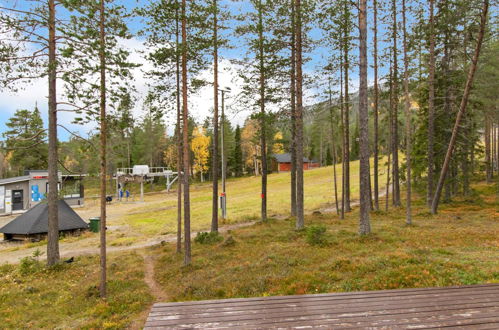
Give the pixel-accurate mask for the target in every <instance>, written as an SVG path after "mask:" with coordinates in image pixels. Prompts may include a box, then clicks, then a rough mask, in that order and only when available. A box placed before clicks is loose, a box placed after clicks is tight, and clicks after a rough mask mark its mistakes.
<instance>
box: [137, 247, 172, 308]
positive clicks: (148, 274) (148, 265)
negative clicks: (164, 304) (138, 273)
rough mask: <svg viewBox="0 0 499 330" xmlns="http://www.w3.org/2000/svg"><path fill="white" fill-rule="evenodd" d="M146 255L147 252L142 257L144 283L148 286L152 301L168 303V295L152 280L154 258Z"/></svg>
mask: <svg viewBox="0 0 499 330" xmlns="http://www.w3.org/2000/svg"><path fill="white" fill-rule="evenodd" d="M146 253H147V251H146V252H144V254H143V255H142V256H143V257H144V281H145V282H146V284H147V285H148V286H149V289H150V290H151V294H152V296H153V297H154V301H168V295H167V294H166V293H165V292H164V291H163V289H162V288H161V286H160V285H159V284H158V282H156V279H155V278H154V257H153V256H151V255H147V254H146Z"/></svg>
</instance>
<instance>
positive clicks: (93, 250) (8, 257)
mask: <svg viewBox="0 0 499 330" xmlns="http://www.w3.org/2000/svg"><path fill="white" fill-rule="evenodd" d="M385 195H386V192H385V190H383V192H381V193H380V194H379V197H380V198H381V197H384V196H385ZM350 205H351V206H352V207H354V206H358V205H359V202H358V200H352V202H351V203H350ZM133 208H137V204H129V205H127V206H126V208H125V209H124V210H123V209H122V210H120V211H118V212H116V211H115V210H113V211H115V212H113V214H112V215H111V217H113V218H116V217H119V216H120V215H122V214H125V213H126V212H130V210H131V209H133ZM85 211H87V210H85ZM316 211H319V212H321V213H336V208H335V207H326V208H321V209H318V210H316ZM316 211H307V212H306V214H307V215H310V214H312V213H313V212H316ZM87 212H88V211H87ZM288 217H289V215H284V214H278V215H275V216H274V218H277V219H281V220H282V219H286V218H288ZM254 223H255V221H252V222H242V223H237V224H233V225H226V226H222V227H221V228H220V232H221V233H224V232H227V231H229V230H233V229H237V228H241V227H247V226H251V225H253V224H254ZM197 233H198V232H193V233H192V237H195V236H196V235H197ZM176 240H177V237H176V235H175V234H169V235H162V236H155V237H151V238H149V239H146V240H144V241H142V242H141V243H137V244H132V245H128V246H108V247H107V251H108V253H116V252H124V251H130V250H137V249H144V248H147V247H150V246H154V245H158V244H161V243H162V242H165V243H173V242H176ZM81 244H82V243H79V242H67V243H64V242H63V243H61V244H60V245H59V248H60V251H61V259H65V258H70V257H76V256H81V255H92V254H99V247H98V246H99V241H98V239H97V238H95V239H93V240H92V241H86V242H85V244H87V246H81ZM88 244H91V246H88ZM36 250H40V251H42V252H45V250H46V246H45V245H41V246H38V247H33V248H27V249H19V250H16V251H8V252H7V251H0V264H3V263H18V262H19V261H20V259H21V258H24V257H27V256H31V255H33V252H35V251H36ZM41 258H42V259H44V258H45V256H44V255H43V256H42V257H41Z"/></svg>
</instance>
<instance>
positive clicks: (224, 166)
mask: <svg viewBox="0 0 499 330" xmlns="http://www.w3.org/2000/svg"><path fill="white" fill-rule="evenodd" d="M220 92H221V93H222V120H221V122H222V123H221V125H222V128H221V132H220V133H221V142H222V193H221V194H220V208H221V209H222V219H224V220H225V219H226V218H227V194H226V191H225V181H226V176H227V163H226V159H225V93H229V92H230V88H229V87H226V88H225V89H220Z"/></svg>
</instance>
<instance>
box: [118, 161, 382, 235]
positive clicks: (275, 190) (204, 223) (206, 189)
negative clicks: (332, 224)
mask: <svg viewBox="0 0 499 330" xmlns="http://www.w3.org/2000/svg"><path fill="white" fill-rule="evenodd" d="M380 164H383V162H382V161H380ZM350 166H351V167H350V168H351V170H350V171H351V174H350V175H351V196H352V198H353V199H355V198H357V196H358V188H359V182H358V171H359V162H358V161H353V162H351V165H350ZM289 175H290V174H289V173H275V174H271V175H269V177H268V210H269V211H268V212H269V215H270V216H275V215H283V214H284V215H287V214H289V208H290V202H289V200H290V185H289V180H290V179H289ZM337 176H338V177H337V180H338V194H339V195H340V196H341V166H339V165H337ZM385 180H386V177H385V175H384V170H381V171H380V184H381V187H383V184H384V182H385ZM260 190H261V178H260V177H246V178H238V179H231V180H229V181H228V184H227V196H228V197H227V199H228V201H227V204H228V211H227V212H228V219H227V221H226V223H234V222H241V221H248V220H256V219H258V218H259V216H260V203H261V199H260ZM380 191H384V189H381V188H380ZM333 204H334V190H333V168H332V166H329V167H323V168H319V169H314V170H310V171H305V209H306V210H307V211H312V210H317V209H321V208H326V207H330V206H332V205H333ZM148 209H149V211H147V212H144V210H143V209H140V208H137V209H136V210H134V211H133V212H132V213H134V214H131V215H129V216H127V217H125V218H124V219H123V221H122V223H123V224H129V225H131V226H133V227H134V229H136V230H138V231H141V232H142V233H144V234H155V233H158V232H160V233H173V232H175V231H176V221H177V220H176V214H177V213H176V194H175V193H171V194H169V195H167V196H166V197H165V201H163V202H158V203H153V204H151V205H149V206H148ZM191 215H192V216H191V222H192V225H191V226H192V227H191V228H192V229H193V230H194V231H196V230H206V229H207V228H209V224H210V222H211V184H210V183H205V184H198V185H193V186H192V188H191Z"/></svg>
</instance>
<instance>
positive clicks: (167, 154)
mask: <svg viewBox="0 0 499 330" xmlns="http://www.w3.org/2000/svg"><path fill="white" fill-rule="evenodd" d="M163 162H164V163H165V164H166V166H168V167H169V168H170V169H175V168H176V167H177V145H175V144H174V143H169V144H168V146H167V147H166V150H165V151H163Z"/></svg>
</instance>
